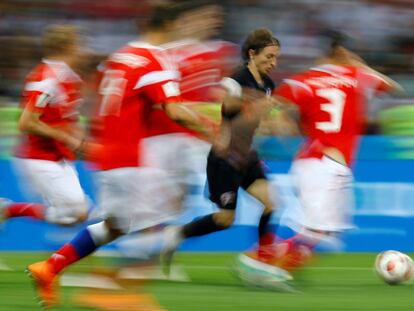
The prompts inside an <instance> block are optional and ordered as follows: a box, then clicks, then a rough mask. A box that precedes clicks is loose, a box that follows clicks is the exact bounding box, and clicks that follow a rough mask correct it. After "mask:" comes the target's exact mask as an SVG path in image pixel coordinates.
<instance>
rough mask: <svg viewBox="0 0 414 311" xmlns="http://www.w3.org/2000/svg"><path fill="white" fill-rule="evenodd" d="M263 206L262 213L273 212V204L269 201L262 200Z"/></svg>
mask: <svg viewBox="0 0 414 311" xmlns="http://www.w3.org/2000/svg"><path fill="white" fill-rule="evenodd" d="M263 206H264V209H263V214H269V213H271V212H273V210H274V209H275V206H274V205H273V204H272V203H271V202H264V203H263Z"/></svg>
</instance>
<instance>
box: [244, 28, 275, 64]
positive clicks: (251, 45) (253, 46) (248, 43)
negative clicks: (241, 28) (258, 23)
mask: <svg viewBox="0 0 414 311" xmlns="http://www.w3.org/2000/svg"><path fill="white" fill-rule="evenodd" d="M267 46H278V47H280V41H279V40H278V39H277V38H276V37H274V36H273V33H272V32H271V31H270V30H269V29H267V28H258V29H256V30H254V31H252V32H251V33H250V34H249V35H248V36H247V38H246V40H245V41H244V43H243V45H242V49H241V52H242V57H243V59H244V60H245V61H247V60H249V58H250V57H249V50H254V51H255V53H256V54H258V53H260V52H261V51H262V50H263V49H264V48H265V47H267Z"/></svg>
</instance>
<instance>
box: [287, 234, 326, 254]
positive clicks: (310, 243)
mask: <svg viewBox="0 0 414 311" xmlns="http://www.w3.org/2000/svg"><path fill="white" fill-rule="evenodd" d="M286 242H287V243H289V250H292V249H293V248H295V247H297V246H300V245H303V246H306V247H307V248H309V249H310V250H313V249H314V248H315V246H316V244H318V242H319V240H317V239H314V238H310V237H307V236H305V235H303V234H300V233H298V234H296V235H294V236H293V237H291V238H289V239H287V240H286Z"/></svg>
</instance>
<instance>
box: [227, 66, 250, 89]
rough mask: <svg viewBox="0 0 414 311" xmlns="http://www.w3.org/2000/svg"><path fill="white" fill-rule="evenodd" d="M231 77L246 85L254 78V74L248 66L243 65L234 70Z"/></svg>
mask: <svg viewBox="0 0 414 311" xmlns="http://www.w3.org/2000/svg"><path fill="white" fill-rule="evenodd" d="M230 78H231V79H233V80H235V81H237V82H238V83H239V84H241V85H246V84H249V82H250V80H251V79H252V75H251V73H250V71H249V69H248V68H247V66H246V65H242V66H239V67H237V68H236V69H235V70H234V72H233V73H232V75H231V76H230Z"/></svg>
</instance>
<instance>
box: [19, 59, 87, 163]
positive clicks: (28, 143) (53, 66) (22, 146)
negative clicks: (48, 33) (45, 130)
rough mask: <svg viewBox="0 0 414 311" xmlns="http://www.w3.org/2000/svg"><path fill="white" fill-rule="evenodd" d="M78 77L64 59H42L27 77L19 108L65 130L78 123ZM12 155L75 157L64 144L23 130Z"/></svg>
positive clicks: (41, 157) (33, 157)
mask: <svg viewBox="0 0 414 311" xmlns="http://www.w3.org/2000/svg"><path fill="white" fill-rule="evenodd" d="M81 85H82V80H81V79H80V77H79V76H78V75H77V74H76V73H75V72H74V71H73V70H72V69H71V68H70V67H69V66H68V65H67V64H65V63H64V62H60V61H51V60H46V59H45V60H43V61H42V63H40V64H39V65H38V66H37V67H36V68H34V69H33V70H32V72H31V73H30V74H29V75H28V76H27V78H26V81H25V84H24V89H23V94H22V100H21V107H22V108H23V109H27V110H30V111H32V112H35V113H39V114H40V118H39V119H40V121H42V122H44V123H46V124H48V125H50V126H52V127H61V128H65V129H67V130H70V128H71V127H72V126H74V125H76V123H77V122H78V119H79V111H78V108H79V106H80V104H81V102H82V99H81ZM15 155H16V156H17V157H22V158H31V159H41V160H50V161H59V160H61V159H70V160H73V159H74V158H75V156H74V154H73V152H72V151H70V150H69V149H68V148H67V147H66V146H65V145H64V144H62V143H60V142H58V141H56V140H54V139H51V138H46V137H42V136H39V135H34V134H27V133H23V134H22V135H21V138H20V142H19V144H18V145H17V146H16V149H15Z"/></svg>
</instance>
